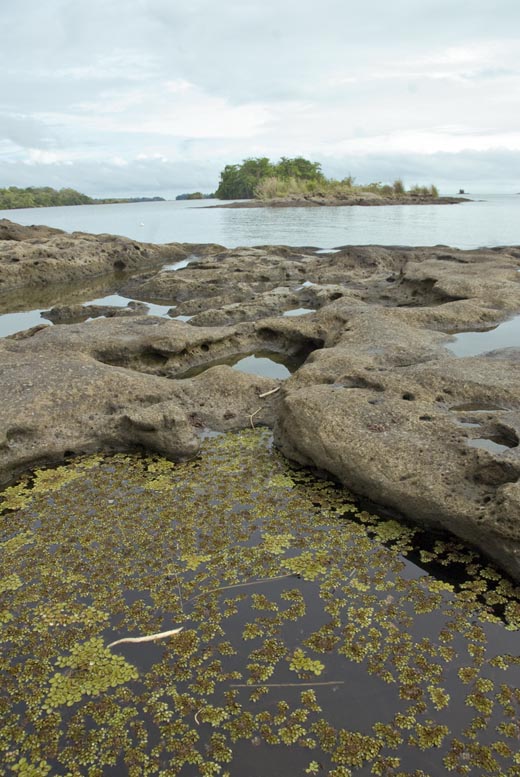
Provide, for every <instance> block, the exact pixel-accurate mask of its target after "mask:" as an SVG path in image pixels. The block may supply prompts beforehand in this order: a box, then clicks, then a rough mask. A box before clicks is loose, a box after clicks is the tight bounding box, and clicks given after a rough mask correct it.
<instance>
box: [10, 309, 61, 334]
mask: <svg viewBox="0 0 520 777" xmlns="http://www.w3.org/2000/svg"><path fill="white" fill-rule="evenodd" d="M40 324H47V325H49V326H50V322H49V321H45V320H44V319H43V318H42V317H41V316H40V311H39V310H24V311H23V312H20V313H5V314H4V315H3V316H0V337H7V336H8V335H14V334H16V333H17V332H23V331H24V330H25V329H31V328H32V327H33V326H39V325H40Z"/></svg>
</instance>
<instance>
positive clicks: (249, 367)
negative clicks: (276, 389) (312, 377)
mask: <svg viewBox="0 0 520 777" xmlns="http://www.w3.org/2000/svg"><path fill="white" fill-rule="evenodd" d="M220 364H227V365H228V366H229V367H232V368H233V369H234V370H237V371H238V372H246V373H248V374H249V375H262V376H263V377H264V378H276V379H278V380H285V379H286V378H289V377H290V376H291V374H292V373H293V372H295V370H297V369H298V367H300V365H301V364H302V360H301V359H296V358H294V357H291V356H287V355H286V354H283V353H275V352H274V351H257V352H255V353H250V354H247V355H244V354H243V353H238V354H235V355H234V356H228V357H227V358H225V359H215V360H214V361H212V362H207V363H206V364H199V365H198V366H197V367H192V368H191V369H190V370H187V371H186V372H183V373H182V374H181V375H178V376H177V378H178V379H183V378H194V377H195V375H200V374H201V373H202V372H205V371H206V370H209V368H210V367H216V366H218V365H220Z"/></svg>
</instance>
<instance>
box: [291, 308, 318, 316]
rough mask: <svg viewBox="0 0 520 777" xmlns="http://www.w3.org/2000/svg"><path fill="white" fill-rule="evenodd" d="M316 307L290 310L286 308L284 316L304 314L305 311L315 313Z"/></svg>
mask: <svg viewBox="0 0 520 777" xmlns="http://www.w3.org/2000/svg"><path fill="white" fill-rule="evenodd" d="M315 312H316V308H293V309H292V310H286V311H285V313H284V314H283V315H284V316H306V315H307V313H315Z"/></svg>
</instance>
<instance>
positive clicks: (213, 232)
mask: <svg viewBox="0 0 520 777" xmlns="http://www.w3.org/2000/svg"><path fill="white" fill-rule="evenodd" d="M469 196H470V197H474V198H475V200H478V201H474V202H468V203H462V204H459V205H422V206H418V205H388V206H382V207H360V206H355V207H343V208H283V209H278V210H276V209H266V208H258V209H256V208H254V209H251V208H246V209H238V210H234V209H225V208H224V209H221V208H208V207H206V206H207V205H208V203H210V202H211V204H214V203H215V201H214V200H213V201H202V202H197V203H193V202H186V201H180V202H176V201H174V202H146V203H134V204H127V205H78V206H72V207H62V208H40V209H38V210H36V209H25V210H10V211H0V218H9V219H11V220H13V221H17V222H19V223H20V224H47V225H48V226H52V227H59V228H61V229H65V230H67V231H74V230H80V231H84V232H93V233H102V232H108V233H112V234H119V235H126V236H128V237H131V238H134V239H135V240H142V241H149V242H153V243H168V242H173V241H178V242H188V243H220V244H222V245H225V246H228V247H236V246H250V245H261V244H267V243H270V244H285V245H300V246H301V245H312V246H318V247H321V248H333V247H334V246H340V245H345V244H371V243H378V244H381V245H437V244H439V243H441V244H445V245H451V246H456V247H459V248H478V247H480V246H494V245H519V244H520V196H519V195H515V194H510V195H497V194H494V195H485V194H481V193H472V194H470V195H469Z"/></svg>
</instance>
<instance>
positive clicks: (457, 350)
mask: <svg viewBox="0 0 520 777" xmlns="http://www.w3.org/2000/svg"><path fill="white" fill-rule="evenodd" d="M511 347H513V348H520V316H515V317H514V318H511V319H509V320H508V321H504V322H503V323H502V324H499V326H496V327H494V328H493V329H487V330H485V331H482V332H461V333H460V334H458V335H455V339H454V340H453V341H451V342H449V343H447V344H446V348H448V350H450V351H451V352H452V353H454V354H455V356H478V354H481V353H487V352H488V351H495V350H497V349H498V348H511Z"/></svg>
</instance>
